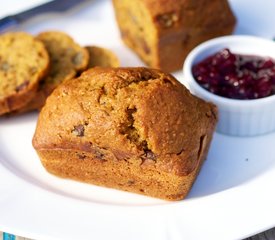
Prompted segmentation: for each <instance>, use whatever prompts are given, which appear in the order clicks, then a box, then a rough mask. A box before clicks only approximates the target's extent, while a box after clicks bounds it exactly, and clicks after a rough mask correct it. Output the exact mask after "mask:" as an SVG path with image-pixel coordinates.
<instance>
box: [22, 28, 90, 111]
mask: <svg viewBox="0 0 275 240" xmlns="http://www.w3.org/2000/svg"><path fill="white" fill-rule="evenodd" d="M36 38H37V39H38V40H40V41H41V42H43V43H44V45H45V47H46V49H47V51H48V53H49V56H50V63H51V64H50V69H49V74H48V75H47V77H45V78H44V79H43V80H42V81H41V83H40V85H39V89H38V91H37V93H36V95H35V97H34V98H33V100H32V101H31V102H29V104H28V105H26V106H25V107H24V108H22V109H20V111H19V112H28V111H31V110H37V109H40V108H41V107H42V106H43V105H44V104H45V101H46V99H47V97H48V96H49V95H50V94H51V92H52V91H53V90H54V89H55V88H56V87H57V86H58V85H59V84H60V83H62V82H63V81H66V80H68V79H71V78H74V77H75V76H76V75H77V74H78V73H79V72H81V71H83V70H85V69H86V67H87V65H88V61H89V55H88V51H87V50H86V49H85V48H83V47H81V46H80V45H79V44H77V43H76V42H75V41H74V40H73V39H72V38H71V37H70V36H69V35H68V34H66V33H64V32H58V31H47V32H42V33H40V34H39V35H38V36H37V37H36Z"/></svg>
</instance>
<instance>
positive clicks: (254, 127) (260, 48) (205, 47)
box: [183, 36, 275, 137]
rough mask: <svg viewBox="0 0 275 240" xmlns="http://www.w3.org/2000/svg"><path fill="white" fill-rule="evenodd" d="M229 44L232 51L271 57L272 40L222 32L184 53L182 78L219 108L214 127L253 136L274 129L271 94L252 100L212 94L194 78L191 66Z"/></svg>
mask: <svg viewBox="0 0 275 240" xmlns="http://www.w3.org/2000/svg"><path fill="white" fill-rule="evenodd" d="M224 48H229V49H230V50H231V51H232V52H233V53H239V54H248V55H255V56H262V57H271V58H273V59H275V42H273V41H271V40H267V39H262V38H259V37H253V36H225V37H219V38H215V39H212V40H209V41H207V42H204V43H202V44H200V45H199V46H197V47H196V48H194V49H193V50H192V51H191V52H190V53H189V55H188V56H187V58H186V60H185V63H184V66H183V75H184V81H185V82H186V83H187V87H189V89H190V91H191V92H192V93H193V94H195V95H196V96H198V97H200V98H202V99H205V100H206V101H209V102H213V103H214V104H216V105H217V107H218V110H219V121H218V125H217V131H218V132H220V133H223V134H227V135H234V136H243V137H245V136H255V135H260V134H264V133H268V132H272V131H275V95H272V96H269V97H265V98H261V99H255V100H254V99H253V100H235V99H230V98H225V97H221V96H218V95H215V94H213V93H211V92H209V91H207V90H205V89H204V88H202V87H201V86H200V85H199V84H198V83H197V82H196V80H195V79H194V77H193V74H192V66H193V65H194V64H196V63H198V62H199V61H201V60H203V59H204V58H206V57H208V56H210V55H212V54H214V53H216V52H218V51H220V50H222V49H224Z"/></svg>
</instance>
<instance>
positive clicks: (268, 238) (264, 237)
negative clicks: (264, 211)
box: [0, 228, 275, 240]
mask: <svg viewBox="0 0 275 240" xmlns="http://www.w3.org/2000/svg"><path fill="white" fill-rule="evenodd" d="M274 239H275V228H272V229H269V230H267V231H265V232H262V233H259V234H257V235H255V236H252V237H249V238H246V239H244V240H274ZM0 240H33V239H30V238H24V237H20V236H13V235H10V234H4V233H3V232H1V231H0ZM36 240H39V239H36Z"/></svg>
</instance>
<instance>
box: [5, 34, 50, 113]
mask: <svg viewBox="0 0 275 240" xmlns="http://www.w3.org/2000/svg"><path fill="white" fill-rule="evenodd" d="M48 67H49V56H48V53H47V51H46V49H45V47H44V45H43V44H42V43H41V42H40V41H39V40H37V39H35V38H34V37H32V36H31V35H29V34H28V33H23V32H11V33H6V34H3V35H1V36H0V115H3V114H5V113H9V112H12V111H14V110H16V109H19V108H21V107H22V106H24V105H26V104H27V103H28V102H29V101H31V99H32V98H33V97H34V95H35V93H36V90H37V88H38V84H39V82H40V80H41V79H42V78H43V77H44V76H45V75H46V74H47V71H48Z"/></svg>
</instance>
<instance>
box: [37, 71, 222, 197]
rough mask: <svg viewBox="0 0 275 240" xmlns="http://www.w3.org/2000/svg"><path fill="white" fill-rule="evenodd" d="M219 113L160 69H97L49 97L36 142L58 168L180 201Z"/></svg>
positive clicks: (86, 178)
mask: <svg viewBox="0 0 275 240" xmlns="http://www.w3.org/2000/svg"><path fill="white" fill-rule="evenodd" d="M216 116H217V112H216V108H215V107H214V106H213V105H212V104H209V103H206V102H204V101H203V100H200V99H198V98H196V97H194V96H192V95H191V94H190V92H189V91H188V90H187V89H186V88H185V87H184V86H183V85H181V84H180V83H179V82H178V81H177V80H176V79H175V78H174V77H172V76H171V75H168V74H165V73H163V72H161V71H159V70H154V69H147V68H117V69H111V68H93V69H90V70H89V71H86V72H85V73H83V74H82V75H81V76H80V77H79V78H77V79H73V80H69V81H66V82H65V83H63V84H61V85H60V86H59V87H58V88H57V89H56V90H55V91H54V92H53V93H52V95H51V96H50V97H49V98H48V100H47V103H46V105H45V107H44V108H43V109H42V111H41V113H40V116H39V119H38V123H37V128H36V132H35V135H34V138H33V145H34V147H35V149H36V150H37V152H38V154H39V156H40V158H41V161H42V163H43V165H44V166H45V167H46V169H47V170H48V171H50V172H52V173H54V174H56V175H59V176H62V177H70V178H73V179H76V180H80V181H87V182H91V183H94V184H98V185H104V186H108V187H115V188H118V189H123V190H127V191H134V192H138V193H143V194H146V195H150V196H155V197H159V198H164V199H170V200H177V199H181V198H183V197H184V196H186V194H187V192H188V191H189V189H190V187H191V185H192V183H193V181H194V180H195V177H196V175H197V173H198V171H199V168H200V166H201V164H202V162H203V160H204V159H205V157H206V154H207V150H208V147H209V144H210V141H211V138H212V134H213V131H214V127H215V124H216V121H217V119H216ZM78 163H79V164H78ZM127 182H134V183H131V184H130V183H127ZM140 189H142V191H141V190H140Z"/></svg>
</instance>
